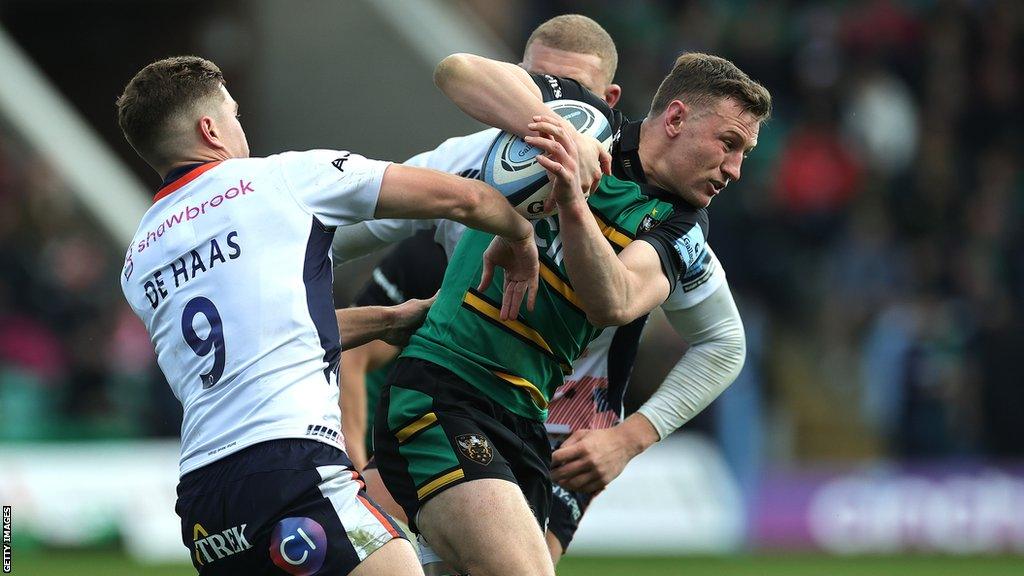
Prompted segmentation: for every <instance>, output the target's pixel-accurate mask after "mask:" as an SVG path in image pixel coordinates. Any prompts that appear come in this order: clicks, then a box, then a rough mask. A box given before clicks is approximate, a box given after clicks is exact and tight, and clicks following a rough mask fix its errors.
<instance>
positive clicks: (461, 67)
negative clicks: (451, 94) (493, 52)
mask: <svg viewBox="0 0 1024 576" xmlns="http://www.w3.org/2000/svg"><path fill="white" fill-rule="evenodd" d="M475 58H476V57H475V56H473V55H472V54H462V53H460V54H452V55H451V56H448V57H446V58H445V59H444V60H441V61H440V62H439V63H438V64H437V66H436V67H435V68H434V84H435V85H436V86H437V87H438V88H440V89H441V91H442V92H446V91H447V90H446V89H447V88H449V87H450V86H452V84H454V83H455V82H456V81H457V80H459V79H460V78H465V77H466V76H467V75H468V74H469V71H470V70H472V68H473V61H474V59H475Z"/></svg>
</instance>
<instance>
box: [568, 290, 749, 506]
mask: <svg viewBox="0 0 1024 576" xmlns="http://www.w3.org/2000/svg"><path fill="white" fill-rule="evenodd" d="M665 315H666V318H668V320H669V323H671V324H672V327H673V328H675V330H676V332H678V333H679V335H680V336H682V337H683V339H684V340H686V341H687V342H688V343H689V344H690V348H689V350H687V351H686V354H684V355H683V357H682V358H681V359H680V360H679V362H677V363H676V365H675V366H674V367H673V368H672V370H671V371H670V372H669V373H668V376H666V377H665V380H664V382H662V384H661V386H659V387H658V389H657V390H656V391H655V392H654V394H652V395H651V397H650V398H649V399H648V400H647V402H645V403H644V404H643V406H641V407H640V409H639V410H638V411H637V412H636V413H635V414H632V415H631V416H630V417H629V418H627V419H626V420H625V421H624V422H622V423H621V424H619V425H618V426H615V427H613V428H608V429H605V430H579V431H577V432H575V433H574V434H573V435H572V436H570V437H569V439H567V440H566V441H565V443H564V444H563V445H562V447H561V448H559V449H558V450H556V451H555V452H554V454H552V457H551V464H552V468H551V479H552V480H553V481H555V482H558V483H559V484H560V485H562V486H564V487H566V488H568V489H570V490H580V491H583V492H596V491H598V490H602V489H603V488H604V487H605V486H607V485H608V483H609V482H611V481H612V480H614V479H615V478H616V477H618V475H619V474H621V473H622V470H623V469H624V468H625V467H626V464H628V463H629V461H630V460H632V459H633V458H634V457H636V456H637V455H639V454H640V453H642V452H643V451H644V450H646V449H647V448H649V447H650V446H651V445H653V444H654V443H655V442H657V441H658V440H660V439H663V438H665V437H666V436H668V435H669V434H671V433H672V432H674V431H675V430H677V429H678V428H679V427H681V426H682V425H683V424H685V423H686V422H688V421H690V419H692V418H693V417H694V416H696V415H697V414H698V413H700V411H701V410H703V409H704V408H705V407H707V406H708V404H710V403H711V402H712V401H713V400H714V399H715V398H717V397H718V396H719V394H721V393H722V392H723V391H724V390H725V389H726V388H727V387H728V386H729V385H730V384H732V382H733V381H734V380H735V379H736V377H737V376H738V375H739V373H740V369H741V368H743V361H744V359H745V356H746V340H745V337H744V333H743V324H742V322H741V321H740V316H739V312H738V311H737V310H736V304H735V303H734V302H733V298H732V294H731V293H730V292H729V285H728V284H723V285H722V286H720V287H719V288H718V289H717V290H716V291H715V292H713V293H712V294H711V295H710V296H709V297H708V298H707V299H705V300H704V301H702V302H701V303H699V304H697V305H695V306H693V307H691V308H685V309H682V310H671V311H666V313H665Z"/></svg>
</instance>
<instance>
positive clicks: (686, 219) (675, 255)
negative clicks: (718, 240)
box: [636, 207, 709, 293]
mask: <svg viewBox="0 0 1024 576" xmlns="http://www.w3.org/2000/svg"><path fill="white" fill-rule="evenodd" d="M708 224H709V223H708V212H707V210H705V209H703V208H701V209H699V210H698V209H694V208H690V207H677V208H676V210H675V211H674V212H673V213H672V215H671V216H669V217H668V218H667V219H666V220H665V221H664V222H662V223H661V224H659V225H657V226H656V227H655V228H653V229H651V230H650V231H647V232H644V233H642V234H640V235H638V236H637V237H636V239H637V240H643V241H644V242H647V243H648V244H650V245H651V246H653V247H654V249H655V251H657V252H658V258H660V259H661V270H662V272H664V274H665V277H666V278H668V281H669V284H671V288H669V293H671V291H673V290H675V287H676V284H677V283H678V281H679V278H680V277H681V276H682V275H683V274H685V273H686V271H687V269H689V268H690V267H691V266H696V265H699V264H700V262H701V259H702V258H703V257H704V253H705V252H706V251H707V250H706V249H705V245H706V244H707V238H708Z"/></svg>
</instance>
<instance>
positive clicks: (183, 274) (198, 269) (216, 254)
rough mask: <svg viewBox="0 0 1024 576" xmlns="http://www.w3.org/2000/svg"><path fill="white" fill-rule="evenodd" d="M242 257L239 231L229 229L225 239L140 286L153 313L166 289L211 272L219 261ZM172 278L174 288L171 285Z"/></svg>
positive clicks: (206, 245) (215, 239) (163, 296)
mask: <svg viewBox="0 0 1024 576" xmlns="http://www.w3.org/2000/svg"><path fill="white" fill-rule="evenodd" d="M241 255H242V246H241V245H240V244H239V243H238V232H237V231H235V230H232V231H231V232H228V233H227V234H226V235H225V236H224V238H222V239H218V238H213V239H211V240H210V241H209V242H207V243H206V244H204V245H202V246H200V247H199V248H197V249H194V250H191V251H190V252H189V253H188V254H186V255H184V256H182V257H181V258H178V259H177V260H175V261H173V262H171V263H170V265H169V266H167V267H166V268H162V269H160V270H157V271H156V272H154V273H153V276H152V277H150V278H148V279H147V280H146V281H145V282H144V283H143V285H142V286H143V289H144V290H145V291H146V299H147V300H149V303H150V305H151V306H153V309H154V310H155V309H156V307H157V306H158V305H159V304H160V302H161V301H162V300H164V299H166V298H167V296H168V295H169V294H170V292H169V290H173V289H174V288H178V287H179V286H182V285H183V284H185V283H186V282H188V281H189V280H191V279H193V278H195V277H196V276H197V275H199V274H202V273H203V272H206V271H207V270H212V269H213V267H214V266H216V265H217V263H218V262H220V263H221V265H223V264H226V263H227V262H228V261H229V260H234V259H235V258H238V257H239V256H241ZM172 277H173V281H174V286H173V288H172V287H171V285H170V282H171V278H172Z"/></svg>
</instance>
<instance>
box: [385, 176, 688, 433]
mask: <svg viewBox="0 0 1024 576" xmlns="http://www.w3.org/2000/svg"><path fill="white" fill-rule="evenodd" d="M588 204H589V205H590V208H591V211H592V212H593V214H594V217H595V218H596V219H597V222H598V224H599V226H600V227H601V230H602V232H603V233H604V235H605V237H606V238H607V239H608V241H609V242H610V243H611V244H612V246H613V247H615V249H616V250H621V249H622V248H624V247H625V246H626V245H628V244H629V243H630V242H632V241H634V240H635V239H640V240H642V241H646V242H649V243H650V244H651V245H652V246H654V247H655V249H656V250H657V251H658V254H659V256H660V257H661V260H662V268H663V271H664V273H665V274H666V276H667V277H668V278H669V280H670V283H671V284H672V285H675V283H676V280H677V279H678V278H679V276H680V274H681V273H682V272H683V271H685V269H686V267H687V266H689V265H690V264H693V263H694V262H696V261H697V257H698V255H700V254H701V252H702V248H703V244H704V239H705V238H706V237H707V226H708V221H707V214H706V212H705V211H704V210H698V209H694V208H692V207H689V206H688V205H686V204H684V203H682V202H681V201H678V200H676V199H674V198H672V197H669V196H667V195H665V194H664V193H662V192H661V191H659V190H657V189H655V188H652V187H649V186H646V185H642V184H638V183H636V182H628V181H624V180H619V179H617V178H614V177H611V176H606V177H605V178H604V179H602V181H601V185H600V187H599V188H598V190H597V191H596V192H595V193H593V194H592V195H591V196H590V199H589V201H588ZM534 234H535V239H536V242H537V248H538V250H539V252H540V264H541V273H540V275H541V282H540V290H539V291H538V295H537V304H536V307H535V308H534V310H533V311H532V312H530V311H527V310H526V308H525V306H524V307H523V308H522V309H521V310H520V314H519V316H518V317H517V318H516V319H514V320H509V321H504V322H503V321H501V319H500V316H499V311H500V309H501V298H502V295H501V286H502V276H501V271H500V270H498V271H497V272H496V274H495V278H494V281H493V282H492V284H491V286H490V287H489V288H488V289H487V290H486V291H484V292H480V291H478V290H477V289H476V286H477V285H478V284H479V282H480V276H481V273H482V270H483V264H482V256H483V253H484V251H485V250H486V249H487V246H488V245H489V244H490V242H491V239H492V238H493V236H492V235H490V234H485V233H483V232H479V231H475V230H467V231H466V233H465V234H464V235H463V236H462V239H461V240H460V241H459V244H458V247H457V248H456V249H455V253H454V254H453V255H452V258H451V262H450V264H449V266H448V270H447V272H446V273H445V277H444V282H443V283H442V285H441V291H440V294H439V296H438V299H437V302H435V303H434V305H433V307H431V309H430V313H429V314H428V315H427V319H426V321H425V322H424V324H423V326H422V327H421V328H420V329H419V330H418V331H417V332H416V334H415V335H414V336H413V337H412V339H411V340H410V342H409V345H408V346H407V347H406V348H405V351H404V352H403V353H402V356H405V357H413V358H421V359H423V360H428V361H430V362H433V363H435V364H438V365H440V366H443V367H444V368H447V369H448V370H451V371H452V372H454V373H455V374H456V375H458V376H459V377H460V378H462V379H463V380H465V381H466V382H468V383H469V384H471V385H472V386H474V387H475V388H477V389H478V390H479V391H480V392H481V393H482V394H484V395H486V396H488V397H490V398H491V399H492V400H494V401H495V402H497V403H499V404H500V405H502V406H504V407H505V408H506V409H508V410H510V411H512V412H514V413H516V414H519V415H520V416H523V417H526V418H533V419H537V420H544V418H545V417H546V416H547V404H548V400H549V399H550V398H551V394H552V393H554V391H555V389H556V388H557V387H558V386H559V385H561V384H562V379H563V376H564V375H565V374H568V373H570V372H571V371H572V363H573V362H574V361H575V360H576V358H578V357H579V355H580V354H581V353H582V352H583V350H584V349H585V348H586V346H587V344H588V343H589V342H590V341H591V340H592V339H593V338H594V337H596V336H597V334H598V332H599V329H598V328H595V327H594V326H593V325H591V324H590V323H589V322H587V317H586V314H585V313H584V312H583V310H582V309H581V308H580V305H579V300H578V299H577V296H576V293H575V292H574V290H573V288H572V283H571V282H570V281H569V277H568V275H567V273H566V271H565V266H564V263H563V259H562V243H561V238H560V237H559V230H558V217H557V216H551V217H548V218H544V219H542V220H538V221H537V222H536V223H535V224H534Z"/></svg>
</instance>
